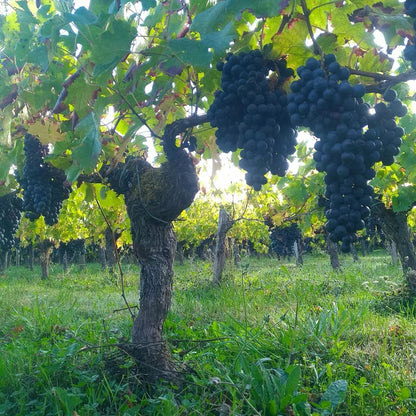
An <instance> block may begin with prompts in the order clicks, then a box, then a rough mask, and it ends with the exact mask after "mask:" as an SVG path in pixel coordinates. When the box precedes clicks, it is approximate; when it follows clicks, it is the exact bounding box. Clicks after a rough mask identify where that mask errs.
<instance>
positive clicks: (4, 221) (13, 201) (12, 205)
mask: <svg viewBox="0 0 416 416" xmlns="http://www.w3.org/2000/svg"><path fill="white" fill-rule="evenodd" d="M22 207H23V204H22V200H21V199H20V198H19V197H18V196H16V194H15V193H11V194H7V195H4V196H2V197H0V251H9V250H10V249H11V248H12V247H13V246H14V245H15V238H14V234H15V233H16V231H17V229H18V227H19V224H20V218H21V213H22Z"/></svg>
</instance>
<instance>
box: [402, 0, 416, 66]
mask: <svg viewBox="0 0 416 416" xmlns="http://www.w3.org/2000/svg"><path fill="white" fill-rule="evenodd" d="M404 9H405V10H404V11H405V13H406V14H407V15H409V16H410V17H413V18H416V1H415V0H406V1H405V2H404ZM413 28H414V29H415V30H416V20H414V21H413ZM403 56H404V59H406V60H408V61H410V62H411V65H412V68H413V69H416V45H415V39H413V41H412V42H408V43H407V45H406V47H405V48H404V51H403Z"/></svg>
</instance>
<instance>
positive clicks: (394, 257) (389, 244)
mask: <svg viewBox="0 0 416 416" xmlns="http://www.w3.org/2000/svg"><path fill="white" fill-rule="evenodd" d="M384 247H385V248H386V251H387V253H389V254H390V257H391V261H392V263H393V266H397V265H398V264H399V257H398V254H397V246H396V243H395V242H394V241H391V240H386V241H385V242H384Z"/></svg>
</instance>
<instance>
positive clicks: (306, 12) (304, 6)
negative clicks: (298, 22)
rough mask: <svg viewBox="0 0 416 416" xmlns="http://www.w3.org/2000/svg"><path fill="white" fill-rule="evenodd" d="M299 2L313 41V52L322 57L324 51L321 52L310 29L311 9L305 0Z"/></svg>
mask: <svg viewBox="0 0 416 416" xmlns="http://www.w3.org/2000/svg"><path fill="white" fill-rule="evenodd" d="M300 4H301V6H302V11H303V15H304V16H305V23H306V26H307V27H308V32H309V36H310V38H311V40H312V43H313V49H314V53H315V54H317V55H320V56H321V57H323V54H324V53H323V51H322V49H321V47H320V46H319V45H318V43H317V42H316V39H315V35H314V33H313V29H312V25H311V21H310V20H309V16H310V14H311V10H309V9H308V6H307V4H306V0H300Z"/></svg>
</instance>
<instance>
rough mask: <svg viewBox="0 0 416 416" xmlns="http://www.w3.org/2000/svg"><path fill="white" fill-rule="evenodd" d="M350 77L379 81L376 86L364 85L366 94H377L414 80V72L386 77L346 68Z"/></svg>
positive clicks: (415, 77) (415, 72) (415, 78)
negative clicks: (356, 76) (357, 76)
mask: <svg viewBox="0 0 416 416" xmlns="http://www.w3.org/2000/svg"><path fill="white" fill-rule="evenodd" d="M348 69H349V70H350V73H351V74H352V75H359V76H362V77H367V78H373V79H374V80H376V81H380V82H379V83H378V84H373V85H366V87H365V90H366V92H378V93H382V92H384V91H385V90H386V89H387V88H389V87H392V86H393V85H396V84H400V83H402V82H407V81H411V80H416V71H413V70H411V71H407V72H403V73H401V74H399V75H387V74H380V73H377V72H368V71H361V70H357V69H352V68H348Z"/></svg>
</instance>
